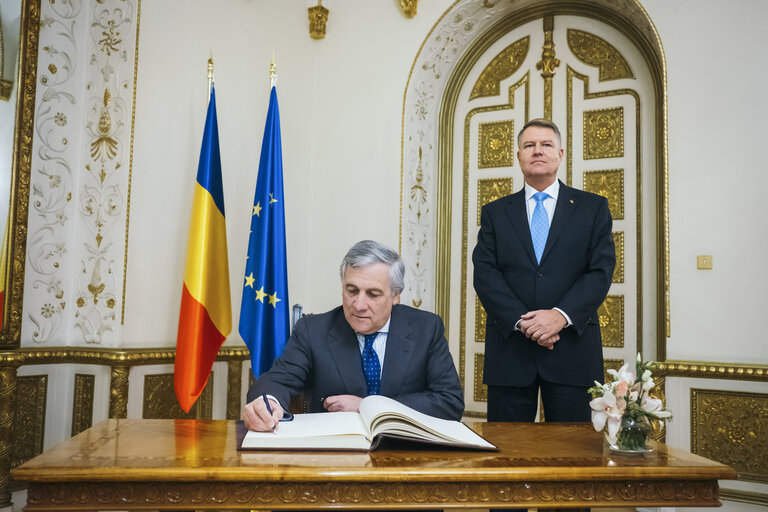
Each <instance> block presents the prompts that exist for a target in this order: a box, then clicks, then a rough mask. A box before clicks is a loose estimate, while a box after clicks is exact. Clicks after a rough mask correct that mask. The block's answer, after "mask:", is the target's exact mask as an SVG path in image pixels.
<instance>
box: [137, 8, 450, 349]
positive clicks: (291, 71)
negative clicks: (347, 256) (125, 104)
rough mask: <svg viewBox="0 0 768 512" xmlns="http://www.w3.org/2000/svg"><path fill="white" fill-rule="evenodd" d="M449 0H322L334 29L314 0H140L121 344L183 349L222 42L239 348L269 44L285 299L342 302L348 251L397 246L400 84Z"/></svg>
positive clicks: (313, 307) (224, 144)
mask: <svg viewBox="0 0 768 512" xmlns="http://www.w3.org/2000/svg"><path fill="white" fill-rule="evenodd" d="M451 3H452V2H450V1H448V0H440V1H436V0H432V1H430V2H422V4H420V5H419V14H418V15H417V16H416V17H415V18H413V19H407V18H406V17H405V16H404V15H403V14H402V13H401V11H400V9H399V7H398V5H397V2H394V1H392V2H360V1H355V0H334V1H333V2H332V3H327V2H324V5H327V6H328V7H329V9H330V17H329V21H328V32H327V36H326V38H325V39H324V40H320V41H315V40H312V39H311V38H310V37H309V29H308V19H307V10H306V5H305V4H304V2H254V1H243V0H228V1H226V2H216V3H215V6H214V3H213V2H197V4H196V5H192V6H190V4H189V2H185V1H180V0H177V1H164V2H143V3H142V6H141V21H140V33H139V59H138V77H137V84H138V89H137V93H136V119H135V138H134V157H133V178H132V191H131V210H130V233H129V241H128V261H127V265H128V278H127V283H128V284H127V290H126V300H125V304H126V307H125V325H124V330H123V346H125V347H138V346H147V347H156V346H163V345H174V344H175V341H176V329H177V326H178V313H179V302H180V297H181V287H182V281H183V272H184V268H183V267H184V261H185V254H186V239H187V232H188V229H189V216H190V208H191V201H192V191H193V186H194V180H195V175H196V172H197V161H198V157H199V152H200V143H201V139H202V130H203V122H204V118H205V108H206V94H207V90H206V88H207V82H206V71H205V70H206V61H207V59H208V57H209V55H210V54H211V52H213V58H214V65H215V73H216V106H217V110H218V122H219V137H220V145H221V153H222V167H223V176H224V188H225V190H224V197H225V205H226V217H227V235H228V240H229V260H230V279H231V283H232V289H233V291H232V309H233V333H232V334H231V335H230V337H229V342H232V343H239V340H240V336H239V335H238V334H237V333H236V330H237V322H238V320H239V309H240V298H241V288H240V283H241V282H242V273H243V269H244V265H245V261H244V257H245V252H246V249H247V244H248V240H247V237H248V230H249V223H250V208H251V205H252V201H253V194H254V190H255V185H256V172H257V168H258V159H259V154H260V148H261V138H262V134H263V130H264V122H265V117H266V110H267V106H268V101H269V77H268V73H269V62H270V59H271V55H272V50H273V49H274V51H275V55H276V60H277V67H278V85H277V91H278V98H279V102H280V116H281V119H280V121H281V127H282V143H283V165H284V180H285V196H286V198H285V205H286V224H287V225H286V231H287V240H288V269H289V274H288V284H289V294H290V301H291V302H292V303H295V302H300V303H302V304H303V305H304V307H305V311H307V312H320V311H325V310H327V309H330V308H332V307H334V306H336V305H337V304H339V303H340V286H339V278H338V266H339V263H340V260H341V258H342V256H343V255H344V253H345V252H346V250H347V248H348V247H349V246H350V245H352V244H353V243H355V242H357V241H358V240H361V239H364V238H373V239H376V240H379V241H381V242H384V243H386V244H389V245H391V246H393V247H397V246H398V243H399V241H398V229H399V211H400V203H399V196H400V127H401V116H402V102H403V93H404V90H405V85H406V81H407V78H408V73H409V72H410V67H411V64H412V62H413V59H414V57H415V56H416V52H417V51H418V49H419V47H420V45H421V43H422V41H423V40H424V38H425V37H426V35H427V33H428V32H429V30H430V29H431V28H432V26H433V25H434V23H435V22H436V21H437V20H438V18H439V17H440V15H441V14H442V13H443V12H444V11H445V9H447V8H448V7H449V6H450V5H451Z"/></svg>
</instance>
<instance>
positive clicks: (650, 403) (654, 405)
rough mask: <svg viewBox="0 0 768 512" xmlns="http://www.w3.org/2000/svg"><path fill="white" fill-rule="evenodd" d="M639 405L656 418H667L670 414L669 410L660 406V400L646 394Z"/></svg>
mask: <svg viewBox="0 0 768 512" xmlns="http://www.w3.org/2000/svg"><path fill="white" fill-rule="evenodd" d="M640 407H642V408H643V410H644V411H645V412H649V413H651V414H653V415H654V416H656V417H657V418H669V417H670V416H672V413H671V412H669V411H665V410H664V409H663V408H662V407H663V404H662V403H661V400H659V399H658V398H651V397H650V396H648V395H645V396H644V397H643V401H642V403H641V404H640Z"/></svg>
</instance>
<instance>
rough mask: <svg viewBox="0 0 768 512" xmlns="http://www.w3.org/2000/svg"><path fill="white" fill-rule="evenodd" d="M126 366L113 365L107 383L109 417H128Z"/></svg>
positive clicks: (128, 369)
mask: <svg viewBox="0 0 768 512" xmlns="http://www.w3.org/2000/svg"><path fill="white" fill-rule="evenodd" d="M129 371H130V368H128V367H127V366H113V367H112V372H111V374H112V375H111V377H110V384H109V417H110V418H118V419H121V418H127V417H128V372H129Z"/></svg>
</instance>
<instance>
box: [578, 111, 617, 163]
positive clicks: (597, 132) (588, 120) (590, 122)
mask: <svg viewBox="0 0 768 512" xmlns="http://www.w3.org/2000/svg"><path fill="white" fill-rule="evenodd" d="M622 156H624V108H623V107H616V108H603V109H599V110H587V111H585V112H584V159H585V160H592V159H594V158H614V157H622Z"/></svg>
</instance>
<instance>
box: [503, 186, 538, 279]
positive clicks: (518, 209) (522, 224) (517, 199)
mask: <svg viewBox="0 0 768 512" xmlns="http://www.w3.org/2000/svg"><path fill="white" fill-rule="evenodd" d="M506 210H507V215H508V216H509V219H510V220H511V222H512V229H513V230H514V232H515V233H517V236H518V237H519V238H520V243H521V244H523V247H524V248H525V252H526V254H528V258H530V260H531V262H532V263H533V264H534V265H537V263H536V253H535V252H534V251H533V240H531V226H530V225H529V224H528V211H527V210H526V207H525V188H522V189H521V190H520V191H518V192H516V193H514V194H512V195H511V196H509V202H508V203H507V205H506Z"/></svg>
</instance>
